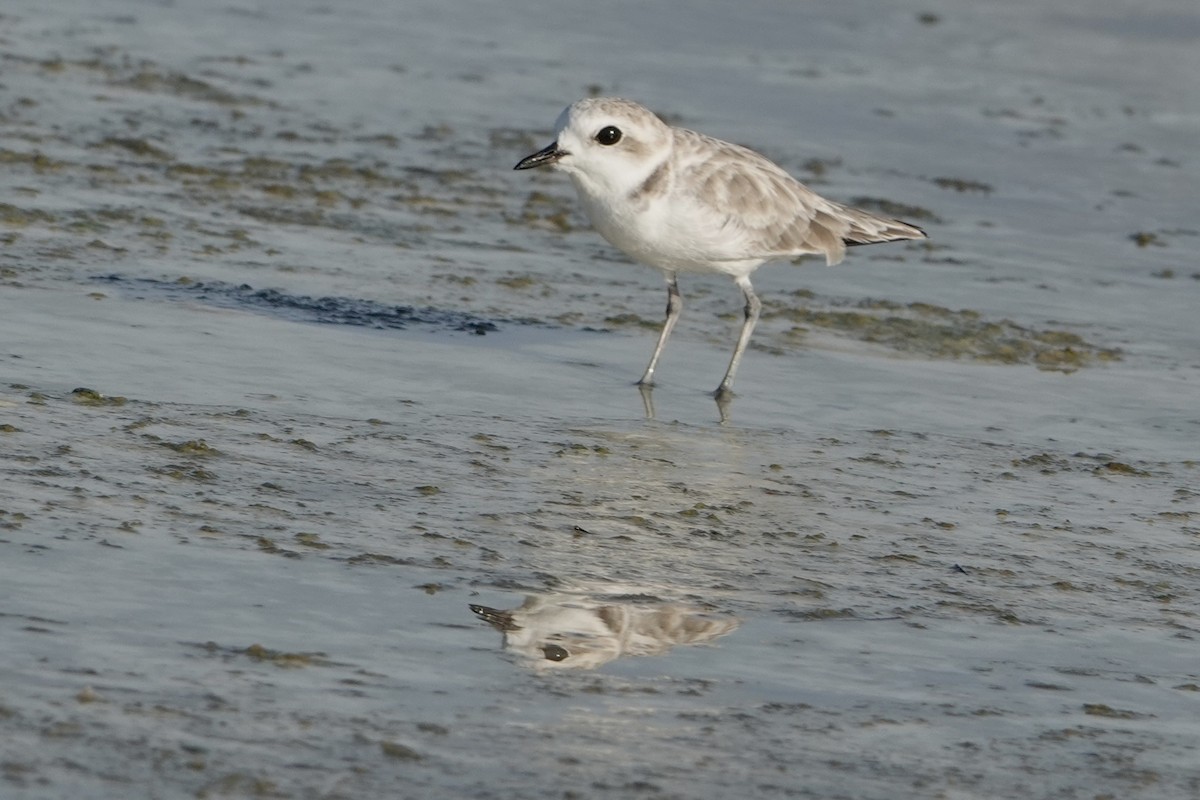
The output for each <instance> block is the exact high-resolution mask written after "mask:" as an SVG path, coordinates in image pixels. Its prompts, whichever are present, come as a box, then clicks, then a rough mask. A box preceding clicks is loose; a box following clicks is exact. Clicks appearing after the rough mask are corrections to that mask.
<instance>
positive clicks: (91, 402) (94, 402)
mask: <svg viewBox="0 0 1200 800" xmlns="http://www.w3.org/2000/svg"><path fill="white" fill-rule="evenodd" d="M71 399H72V400H74V401H75V402H76V403H78V404H79V405H81V406H123V405H125V403H127V402H128V400H126V399H125V398H124V397H109V396H107V395H103V394H100V393H99V392H97V391H96V390H95V389H86V388H83V387H80V388H78V389H75V390H73V391H72V392H71Z"/></svg>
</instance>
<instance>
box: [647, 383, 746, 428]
mask: <svg viewBox="0 0 1200 800" xmlns="http://www.w3.org/2000/svg"><path fill="white" fill-rule="evenodd" d="M637 388H638V392H639V393H640V394H641V396H642V411H643V413H644V414H645V415H646V419H654V418H655V412H654V386H653V384H649V383H639V384H638V385H637ZM713 399H715V400H716V401H717V413H718V414H720V416H721V424H722V425H724V424H725V423H727V422H729V412H730V410H731V409H732V408H733V392H731V391H724V392H717V393H715V394H714V395H713Z"/></svg>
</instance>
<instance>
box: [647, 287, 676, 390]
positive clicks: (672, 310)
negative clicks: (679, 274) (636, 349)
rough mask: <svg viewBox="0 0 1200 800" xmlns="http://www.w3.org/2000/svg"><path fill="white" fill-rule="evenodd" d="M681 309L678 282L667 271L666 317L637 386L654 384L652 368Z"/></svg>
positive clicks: (656, 362)
mask: <svg viewBox="0 0 1200 800" xmlns="http://www.w3.org/2000/svg"><path fill="white" fill-rule="evenodd" d="M682 310H683V298H682V297H680V296H679V282H678V281H677V280H676V278H675V273H674V272H668V273H667V318H666V320H664V321H663V326H662V332H660V333H659V334H658V344H656V345H654V355H652V356H650V363H649V364H647V365H646V371H645V372H644V373H642V379H641V380H639V381H638V386H653V385H654V369H655V367H657V366H658V357H659V356H661V355H662V351H663V346H664V345H666V343H667V337H668V336H670V335H671V331H672V330H673V329H674V327H675V323H676V321H678V319H679V312H680V311H682Z"/></svg>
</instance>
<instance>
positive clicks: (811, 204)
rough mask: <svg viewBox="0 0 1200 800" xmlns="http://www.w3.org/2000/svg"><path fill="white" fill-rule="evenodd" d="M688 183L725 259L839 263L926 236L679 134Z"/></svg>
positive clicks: (750, 155) (727, 147) (739, 151)
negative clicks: (856, 252)
mask: <svg viewBox="0 0 1200 800" xmlns="http://www.w3.org/2000/svg"><path fill="white" fill-rule="evenodd" d="M675 148H676V159H677V163H678V164H679V166H680V169H681V176H680V177H681V179H682V180H681V181H680V183H681V184H682V185H687V186H690V187H694V188H695V194H694V196H693V198H692V201H693V202H694V203H695V204H696V205H697V206H699V207H701V208H702V209H704V211H705V212H706V213H705V214H704V216H706V217H710V218H711V219H712V220H713V222H715V223H716V225H717V233H716V234H715V235H714V237H713V239H712V240H710V241H711V244H712V245H713V247H714V249H718V250H719V249H725V250H726V251H727V252H726V254H725V256H724V259H725V260H730V261H740V260H753V259H764V260H767V259H772V258H788V257H793V256H798V255H808V254H814V255H823V256H825V260H826V262H827V263H829V264H836V263H838V262H839V261H841V260H842V258H843V257H844V256H845V253H846V245H847V244H867V243H871V242H884V241H893V240H896V239H915V238H923V237H924V234H923V233H922V232H921V231H920V229H918V228H915V227H913V226H911V225H906V224H905V223H902V222H899V221H896V220H888V219H882V218H880V217H876V216H874V215H872V214H868V213H867V212H865V211H860V210H858V209H854V208H849V207H847V206H843V205H840V204H838V203H834V202H832V201H829V200H826V199H825V198H823V197H821V196H820V195H818V194H817V193H816V192H814V191H812V190H811V189H809V188H808V187H807V186H805V185H804V184H802V183H800V182H799V181H797V180H796V179H795V178H793V177H792V176H791V175H789V174H788V173H786V172H784V171H783V170H782V169H781V168H780V167H778V166H776V165H775V164H773V163H772V162H771V161H769V160H767V159H766V158H765V157H763V156H761V155H759V154H758V153H755V152H754V151H753V150H749V149H747V148H745V147H740V146H738V145H735V144H730V143H728V142H723V141H721V140H719V139H712V138H710V137H707V136H704V135H702V134H698V133H695V132H693V131H683V130H677V131H676V139H675Z"/></svg>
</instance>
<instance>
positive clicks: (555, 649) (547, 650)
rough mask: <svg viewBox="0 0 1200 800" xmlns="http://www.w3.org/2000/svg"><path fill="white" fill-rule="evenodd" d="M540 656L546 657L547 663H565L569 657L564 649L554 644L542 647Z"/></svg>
mask: <svg viewBox="0 0 1200 800" xmlns="http://www.w3.org/2000/svg"><path fill="white" fill-rule="evenodd" d="M542 655H544V656H545V657H546V660H547V661H566V660H567V659H568V658H570V656H571V654H570V653H568V652H567V649H566V648H565V647H559V646H558V645H556V644H548V645H546V646H545V647H543V648H542Z"/></svg>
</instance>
